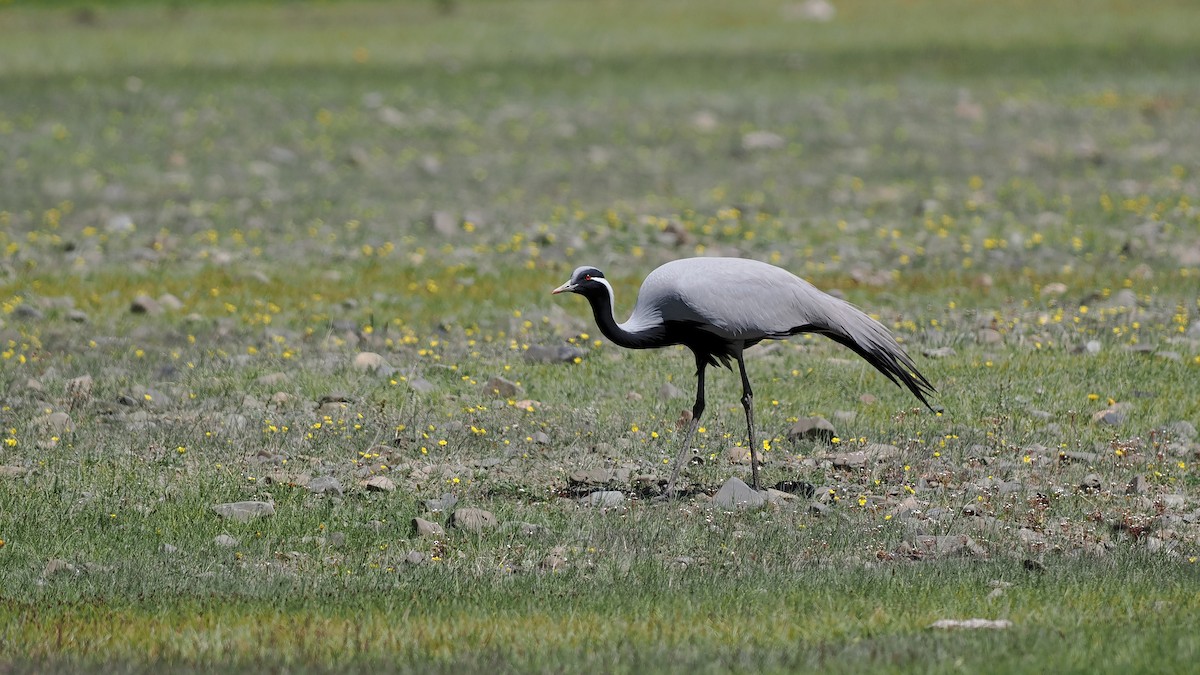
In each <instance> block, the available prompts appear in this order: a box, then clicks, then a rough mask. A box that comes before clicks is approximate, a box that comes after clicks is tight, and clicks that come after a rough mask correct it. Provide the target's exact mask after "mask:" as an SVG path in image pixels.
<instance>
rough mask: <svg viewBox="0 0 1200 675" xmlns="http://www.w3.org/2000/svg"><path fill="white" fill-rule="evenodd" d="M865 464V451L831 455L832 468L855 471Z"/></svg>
mask: <svg viewBox="0 0 1200 675" xmlns="http://www.w3.org/2000/svg"><path fill="white" fill-rule="evenodd" d="M866 465H867V453H865V452H844V453H841V454H837V455H834V456H833V468H835V469H843V470H847V471H856V470H858V469H861V468H863V467H865V466H866Z"/></svg>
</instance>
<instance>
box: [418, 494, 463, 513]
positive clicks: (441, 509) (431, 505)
mask: <svg viewBox="0 0 1200 675" xmlns="http://www.w3.org/2000/svg"><path fill="white" fill-rule="evenodd" d="M457 503H458V497H456V496H455V495H452V494H450V493H448V492H447V493H446V494H443V495H442V496H440V497H437V498H435V499H426V500H424V501H423V502H421V504H422V505H423V506H424V507H425V510H426V511H428V512H430V513H445V512H446V511H449V510H450V509H452V508H454V505H455V504H457Z"/></svg>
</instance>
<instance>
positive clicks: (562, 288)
mask: <svg viewBox="0 0 1200 675" xmlns="http://www.w3.org/2000/svg"><path fill="white" fill-rule="evenodd" d="M573 290H575V287H574V286H572V285H571V282H570V281H568V282H567V283H565V284H563V285H562V286H559V287H558V288H556V289H554V290H552V291H550V294H551V295H558V294H559V293H565V292H567V291H573Z"/></svg>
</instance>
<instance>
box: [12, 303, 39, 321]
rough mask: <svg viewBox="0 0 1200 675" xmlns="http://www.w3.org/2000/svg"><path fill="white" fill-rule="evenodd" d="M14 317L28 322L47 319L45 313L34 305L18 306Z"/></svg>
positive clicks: (14, 311) (13, 313)
mask: <svg viewBox="0 0 1200 675" xmlns="http://www.w3.org/2000/svg"><path fill="white" fill-rule="evenodd" d="M12 315H13V317H14V318H16V319H23V320H27V321H41V320H42V319H44V318H46V314H45V312H43V311H42V310H40V309H38V308H37V307H34V306H33V305H17V306H16V308H15V309H13V312H12Z"/></svg>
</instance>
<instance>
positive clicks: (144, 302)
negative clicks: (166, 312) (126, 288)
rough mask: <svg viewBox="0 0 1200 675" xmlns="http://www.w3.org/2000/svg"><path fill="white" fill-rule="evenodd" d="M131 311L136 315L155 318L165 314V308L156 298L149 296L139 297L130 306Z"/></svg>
mask: <svg viewBox="0 0 1200 675" xmlns="http://www.w3.org/2000/svg"><path fill="white" fill-rule="evenodd" d="M129 311H130V312H133V313H134V314H146V315H149V316H155V315H158V314H162V313H163V307H162V305H161V304H159V302H158V301H157V300H155V299H154V298H152V297H150V296H148V295H139V296H137V297H136V298H134V299H133V302H131V303H130V304H129Z"/></svg>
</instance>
